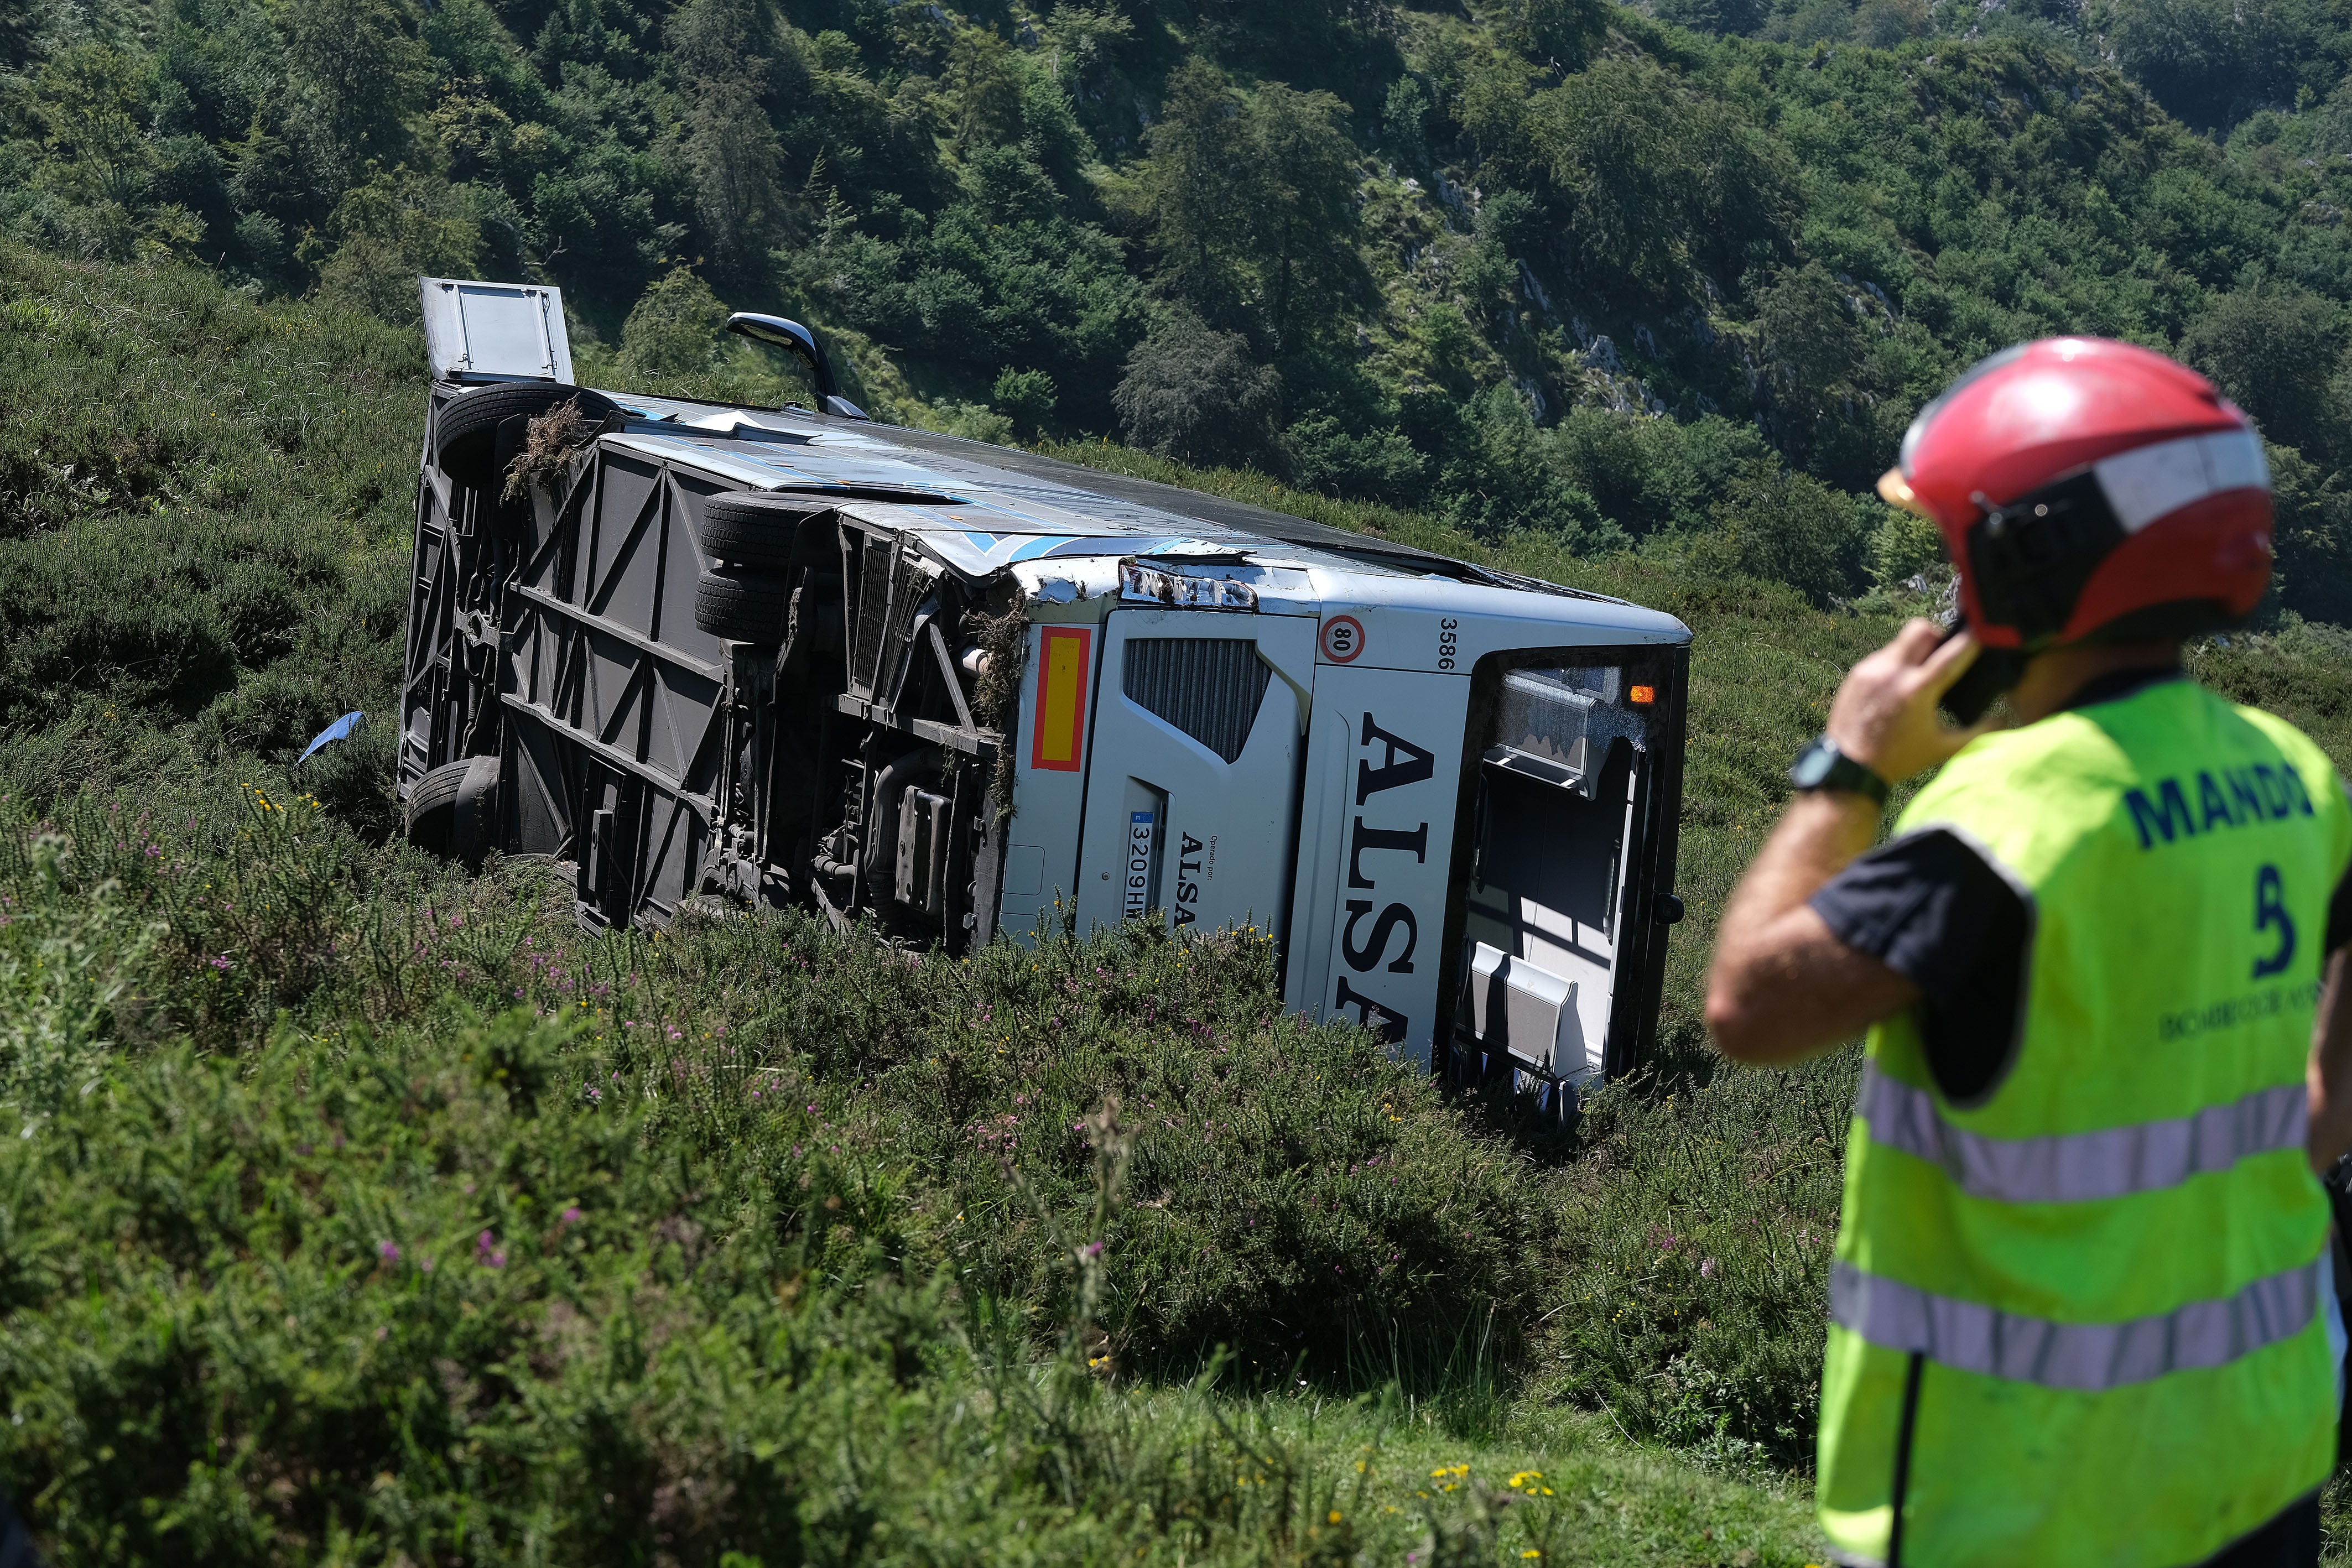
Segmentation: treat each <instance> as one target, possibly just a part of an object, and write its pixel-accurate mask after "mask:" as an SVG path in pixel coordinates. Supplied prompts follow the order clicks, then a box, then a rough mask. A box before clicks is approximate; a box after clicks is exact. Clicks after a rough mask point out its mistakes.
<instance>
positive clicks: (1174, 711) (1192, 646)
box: [1122, 637, 1273, 762]
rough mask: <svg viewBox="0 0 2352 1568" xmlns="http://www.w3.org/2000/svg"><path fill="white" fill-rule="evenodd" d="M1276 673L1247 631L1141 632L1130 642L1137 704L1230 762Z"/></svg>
mask: <svg viewBox="0 0 2352 1568" xmlns="http://www.w3.org/2000/svg"><path fill="white" fill-rule="evenodd" d="M1272 676H1273V672H1272V671H1270V670H1268V669H1267V668H1266V667H1265V661H1264V660H1262V659H1260V658H1259V657H1258V656H1257V643H1255V642H1254V641H1252V640H1250V639H1248V638H1245V637H1139V638H1138V639H1136V640H1135V641H1134V642H1131V643H1129V644H1128V645H1127V660H1126V668H1125V670H1124V671H1123V673H1122V685H1123V686H1124V688H1125V690H1126V692H1127V695H1128V699H1129V701H1130V702H1132V703H1134V704H1135V706H1138V707H1139V708H1141V709H1143V711H1144V712H1146V713H1148V714H1150V715H1152V716H1154V717H1157V718H1160V719H1164V720H1166V721H1167V722H1168V723H1170V724H1171V725H1174V726H1175V727H1177V728H1178V729H1181V730H1182V731H1183V732H1184V733H1185V734H1186V735H1189V736H1191V737H1192V738H1193V739H1195V740H1197V741H1199V742H1200V743H1201V744H1202V745H1203V746H1205V747H1208V748H1209V749H1210V750H1212V751H1213V752H1215V753H1216V754H1217V755H1218V756H1219V757H1221V758H1224V760H1226V761H1227V762H1231V761H1233V760H1234V758H1237V757H1239V756H1240V755H1241V754H1242V747H1244V746H1246V745H1248V744H1249V734H1250V728H1251V727H1252V726H1254V725H1255V724H1256V723H1257V710H1258V705H1259V704H1261V703H1263V702H1264V701H1265V686H1266V682H1267V681H1268V680H1270V679H1271V678H1272Z"/></svg>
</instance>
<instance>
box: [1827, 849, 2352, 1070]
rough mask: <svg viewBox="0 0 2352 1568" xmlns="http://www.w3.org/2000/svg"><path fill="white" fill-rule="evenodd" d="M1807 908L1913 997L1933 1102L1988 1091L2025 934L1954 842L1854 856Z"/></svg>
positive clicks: (2025, 926)
mask: <svg viewBox="0 0 2352 1568" xmlns="http://www.w3.org/2000/svg"><path fill="white" fill-rule="evenodd" d="M1811 904H1812V907H1813V911H1814V913H1816V914H1817V915H1820V916H1821V917H1822V920H1823V922H1825V923H1826V924H1827V925H1828V926H1829V928H1830V931H1831V934H1832V935H1833V936H1836V937H1837V938H1838V940H1839V941H1841V942H1843V943H1844V944H1846V946H1850V947H1853V948H1854V949H1855V950H1857V951H1859V952H1863V953H1867V954H1869V955H1870V956H1872V957H1874V958H1876V959H1878V960H1879V961H1880V962H1882V963H1884V964H1885V966H1886V967H1888V968H1890V969H1892V970H1894V971H1895V973H1896V974H1898V975H1901V976H1902V977H1904V978H1905V979H1906V980H1909V981H1910V982H1911V983H1912V984H1913V985H1915V986H1917V987H1918V988H1919V991H1920V995H1921V997H1922V998H1923V1000H1922V1003H1921V1009H1920V1010H1921V1016H1920V1023H1921V1033H1922V1036H1923V1038H1924V1041H1925V1043H1926V1045H1927V1060H1928V1067H1929V1069H1930V1070H1931V1071H1933V1072H1934V1073H1935V1076H1936V1081H1937V1083H1938V1084H1939V1085H1940V1086H1941V1087H1942V1088H1943V1090H1944V1092H1946V1093H1947V1094H1948V1095H1949V1096H1950V1097H1952V1098H1953V1099H1956V1100H1967V1099H1972V1098H1974V1097H1975V1096H1977V1095H1979V1094H1980V1093H1982V1092H1984V1091H1985V1090H1986V1089H1988V1088H1990V1086H1991V1084H1992V1083H1993V1082H1994V1081H1995V1080H1996V1079H1997V1078H1999V1077H2000V1073H2001V1071H2002V1068H2003V1067H2004V1066H2005V1064H2006V1063H2007V1062H2008V1061H2009V1059H2010V1056H2011V1051H2012V1049H2013V1048H2014V1046H2015V1043H2016V1039H2017V1016H2018V1001H2019V986H2020V984H2021V981H2022V978H2023V975H2024V967H2025V957H2026V943H2027V941H2028V939H2029V938H2030V936H2031V934H2032V919H2031V911H2030V910H2029V908H2028V906H2027V904H2026V902H2025V899H2024V897H2023V895H2021V894H2019V893H2018V891H2017V890H2016V889H2015V888H2014V887H2012V886H2011V885H2010V883H2009V881H2008V879H2007V878H2005V877H2003V876H2002V875H2001V874H2000V872H1998V871H1996V870H1994V869H1993V868H1992V866H1991V865H1990V864H1988V863H1987V862H1986V861H1985V858H1984V856H1983V855H1981V854H1979V852H1977V850H1976V848H1975V846H1973V845H1971V844H1970V843H1969V841H1967V840H1965V839H1963V838H1961V837H1960V836H1959V835H1958V834H1957V833H1953V832H1949V831H1946V830H1944V829H1941V828H1928V829H1925V830H1923V831H1919V832H1916V833H1906V834H1905V835H1904V836H1903V837H1901V838H1899V839H1895V840H1893V841H1889V842H1887V843H1885V844H1881V845H1880V846H1879V847H1878V848H1876V849H1874V850H1872V851H1871V852H1869V853H1867V854H1865V855H1863V856H1862V857H1860V858H1859V859H1857V860H1856V861H1854V862H1853V864H1851V865H1849V866H1847V867H1846V868H1845V870H1843V871H1842V872H1840V873H1838V874H1837V875H1836V876H1834V877H1832V878H1831V879H1830V881H1829V882H1828V883H1826V884H1825V885H1823V886H1822V890H1821V891H1820V892H1818V893H1816V894H1813V896H1812V898H1811ZM2347 914H2352V910H2348V911H2347Z"/></svg>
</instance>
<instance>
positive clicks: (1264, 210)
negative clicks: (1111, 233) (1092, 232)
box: [1148, 58, 1363, 350]
mask: <svg viewBox="0 0 2352 1568" xmlns="http://www.w3.org/2000/svg"><path fill="white" fill-rule="evenodd" d="M1344 113H1345V106H1344V105H1342V104H1341V103H1340V101H1339V99H1336V98H1334V97H1333V96H1331V95H1330V94H1329V93H1328V92H1296V91H1293V90H1292V89H1289V88H1286V87H1284V86H1282V85H1280V84H1279V83H1274V82H1269V83H1266V84H1265V85H1264V86H1262V87H1260V88H1259V89H1257V91H1256V93H1255V95H1254V96H1252V97H1251V98H1249V99H1243V98H1241V97H1240V96H1239V95H1237V94H1236V93H1234V91H1233V90H1232V89H1230V88H1228V87H1227V86H1226V85H1225V80H1224V78H1223V75H1222V74H1220V73H1219V72H1218V71H1217V69H1216V68H1215V67H1213V66H1212V65H1210V64H1208V63H1207V62H1206V61H1204V60H1201V59H1198V58H1195V59H1192V60H1188V61H1186V62H1185V63H1184V64H1183V65H1181V66H1180V67H1178V68H1177V69H1176V70H1175V71H1174V72H1172V73H1171V75H1170V77H1169V84H1168V95H1167V98H1166V99H1165V100H1164V102H1163V103H1162V104H1161V108H1160V120H1159V121H1158V123H1156V124H1154V125H1153V126H1152V128H1151V131H1150V149H1151V167H1150V172H1149V175H1148V180H1149V185H1148V189H1149V193H1150V203H1151V215H1152V238H1153V240H1154V242H1155V244H1156V246H1157V247H1158V248H1159V250H1160V258H1161V260H1160V281H1161V286H1162V287H1164V288H1166V289H1167V290H1168V292H1169V293H1171V294H1172V295H1174V296H1175V297H1176V298H1179V299H1181V300H1183V301H1185V302H1186V303H1187V304H1188V305H1190V306H1192V308H1193V309H1194V310H1195V311H1196V312H1198V313H1199V314H1201V315H1202V316H1203V317H1205V318H1207V319H1211V320H1213V321H1221V322H1224V323H1227V324H1231V325H1248V326H1252V327H1254V328H1255V329H1256V330H1257V331H1258V332H1259V333H1261V334H1263V335H1264V337H1265V339H1266V340H1268V341H1269V342H1270V343H1272V344H1273V345H1275V346H1276V348H1277V349H1280V350H1289V349H1292V348H1295V347H1297V345H1299V344H1300V343H1302V342H1304V341H1305V340H1308V339H1311V338H1312V337H1313V335H1314V334H1315V333H1316V332H1317V331H1318V330H1319V329H1321V328H1322V327H1323V326H1324V325H1325V324H1326V323H1328V321H1329V320H1331V319H1333V318H1334V317H1336V316H1337V315H1338V314H1339V312H1340V311H1341V310H1342V309H1344V308H1345V307H1346V305H1347V304H1348V302H1349V300H1350V299H1351V298H1354V297H1355V296H1356V295H1357V293H1358V292H1359V291H1360V288H1361V287H1363V272H1362V261H1361V258H1360V256H1359V255H1358V254H1357V250H1356V244H1355V239H1356V227H1357V220H1356V203H1355V187H1356V177H1355V156H1356V153H1355V146H1354V144H1353V143H1352V142H1350V141H1349V140H1348V137H1347V133H1346V131H1344V130H1343V129H1342V128H1341V123H1340V122H1341V119H1342V116H1343V115H1344Z"/></svg>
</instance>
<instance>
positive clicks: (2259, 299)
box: [2180, 288, 2352, 465]
mask: <svg viewBox="0 0 2352 1568" xmlns="http://www.w3.org/2000/svg"><path fill="white" fill-rule="evenodd" d="M2345 339H2346V322H2345V319H2344V310H2343V308H2342V307H2340V306H2338V305H2336V304H2335V303H2333V302H2332V301H2329V300H2326V299H2322V298H2319V297H2318V296H2317V295H2315V294H2309V293H2305V291H2304V290H2302V289H2299V288H2277V289H2271V288H2262V289H2254V290H2244V291H2241V292H2238V293H2233V294H2224V295H2222V296H2221V298H2219V299H2216V300H2215V301H2213V303H2212V304H2210V305H2209V306H2207V307H2206V308H2205V309H2204V310H2203V311H2202V312H2200V314H2199V316H2198V317H2197V319H2196V320H2195V321H2194V322H2192V323H2191V324H2190V325H2189V330H2188V332H2187V334H2186V335H2185V336H2183V337H2182V339H2181V340H2180V353H2181V357H2182V358H2183V359H2185V360H2187V361H2189V363H2190V364H2192V365H2194V366H2196V367H2197V368H2198V369H2199V370H2200V371H2204V372H2205V373H2206V374H2207V375H2209V376H2211V377H2212V378H2213V380H2214V381H2215V382H2217V383H2218V384H2219V385H2220V386H2221V390H2222V391H2223V392H2227V393H2229V394H2230V398H2231V401H2232V402H2235V403H2236V404H2237V405H2238V406H2239V407H2240V408H2242V409H2244V410H2245V411H2246V412H2247V413H2250V414H2252V415H2253V418H2254V423H2257V424H2259V425H2261V426H2262V427H2263V434H2266V435H2268V436H2269V437H2270V438H2271V439H2272V440H2273V441H2277V442H2283V443H2284V444H2286V445H2289V446H2294V447H2298V448H2301V449H2302V451H2303V452H2304V454H2305V455H2306V456H2308V457H2311V458H2313V459H2315V460H2317V461H2321V462H2326V463H2329V464H2331V465H2333V464H2340V463H2344V462H2347V461H2352V437H2347V432H2346V428H2345V426H2346V422H2347V414H2352V410H2347V408H2346V407H2345V406H2344V403H2343V402H2342V401H2341V399H2340V398H2339V396H2338V393H2337V392H2336V388H2335V387H2334V386H2333V385H2331V382H2332V379H2333V378H2334V377H2335V375H2336V372H2337V371H2338V370H2339V369H2340V368H2341V367H2342V366H2343V363H2344V346H2345Z"/></svg>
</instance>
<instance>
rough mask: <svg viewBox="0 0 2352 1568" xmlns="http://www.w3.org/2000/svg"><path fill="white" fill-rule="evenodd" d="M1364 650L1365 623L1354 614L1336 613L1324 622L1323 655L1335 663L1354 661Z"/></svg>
mask: <svg viewBox="0 0 2352 1568" xmlns="http://www.w3.org/2000/svg"><path fill="white" fill-rule="evenodd" d="M1363 651H1364V623H1363V622H1360V621H1359V620H1357V619H1356V618H1355V617H1354V616H1352V615H1334V616H1333V617H1331V619H1330V620H1328V621H1326V622H1323V656H1324V657H1325V658H1326V659H1328V660H1329V661H1330V662H1331V663H1333V664H1351V663H1353V662H1354V660H1355V658H1356V655H1358V654H1359V653H1362V652H1363Z"/></svg>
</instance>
